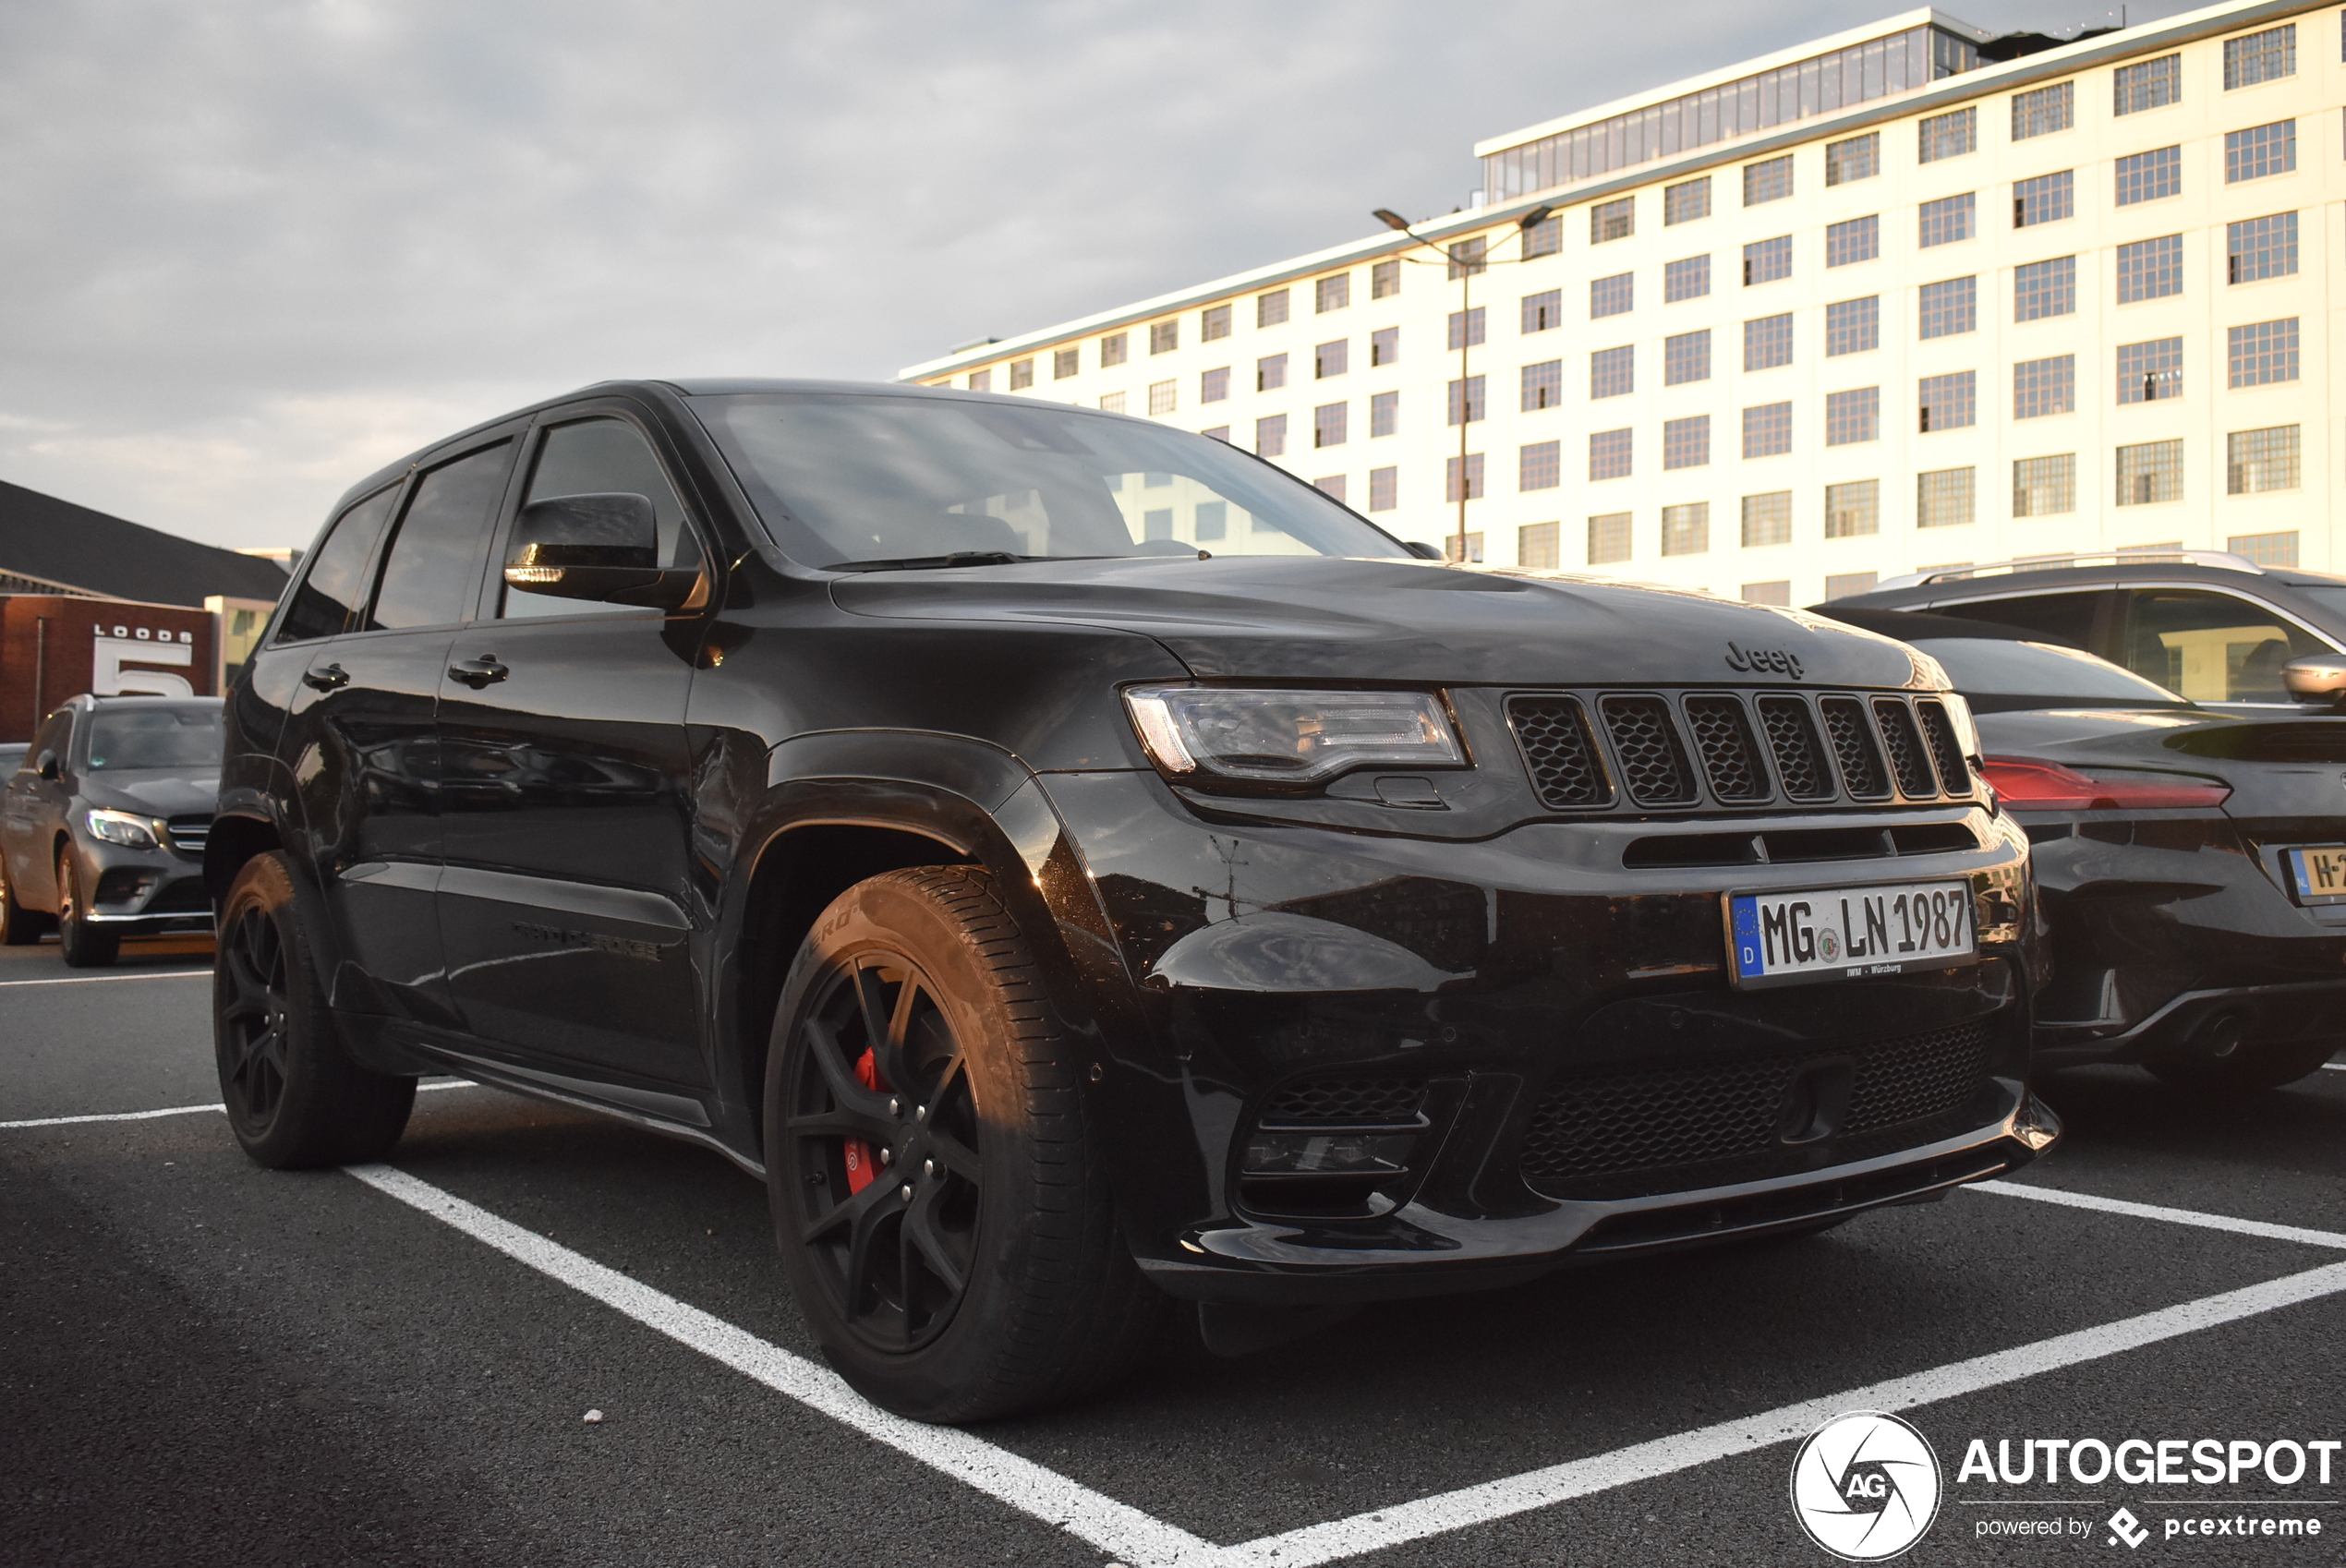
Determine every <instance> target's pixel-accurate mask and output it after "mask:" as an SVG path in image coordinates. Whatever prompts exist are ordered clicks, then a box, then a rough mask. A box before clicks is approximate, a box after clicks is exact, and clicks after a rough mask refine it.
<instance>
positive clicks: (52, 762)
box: [32, 752, 65, 784]
mask: <svg viewBox="0 0 2346 1568" xmlns="http://www.w3.org/2000/svg"><path fill="white" fill-rule="evenodd" d="M32 771H33V772H35V773H37V774H39V775H41V777H42V778H45V779H47V780H48V781H49V782H50V783H52V784H54V783H55V782H56V781H57V780H58V779H59V778H62V777H64V775H65V768H64V767H63V766H60V765H59V763H58V761H57V754H56V753H54V752H42V754H40V755H39V756H37V757H35V758H33V759H32Z"/></svg>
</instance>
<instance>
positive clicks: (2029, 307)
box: [2012, 256, 2077, 321]
mask: <svg viewBox="0 0 2346 1568" xmlns="http://www.w3.org/2000/svg"><path fill="white" fill-rule="evenodd" d="M2076 311H2077V258H2075V257H2074V256H2056V257H2054V258H2053V259H2051V260H2050V261H2031V262H2030V263H2028V265H2026V267H2015V268H2013V271H2012V319H2013V320H2015V321H2040V320H2044V319H2045V318H2046V317H2048V316H2074V315H2075V314H2076Z"/></svg>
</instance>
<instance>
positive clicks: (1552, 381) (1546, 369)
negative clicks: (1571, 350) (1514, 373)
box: [1523, 359, 1564, 414]
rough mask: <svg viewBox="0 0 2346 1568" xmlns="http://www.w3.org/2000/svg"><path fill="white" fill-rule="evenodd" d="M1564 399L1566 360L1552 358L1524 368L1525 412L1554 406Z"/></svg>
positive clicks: (1528, 412)
mask: <svg viewBox="0 0 2346 1568" xmlns="http://www.w3.org/2000/svg"><path fill="white" fill-rule="evenodd" d="M1563 401H1564V361H1563V360H1561V359H1550V360H1546V361H1543V362H1542V363H1541V364H1538V365H1526V366H1525V367H1524V368H1523V412H1524V413H1526V414H1530V413H1532V412H1534V411H1536V410H1538V409H1542V408H1554V406H1555V405H1556V404H1559V403H1562V402H1563Z"/></svg>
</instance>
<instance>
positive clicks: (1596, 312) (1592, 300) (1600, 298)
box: [1589, 272, 1638, 320]
mask: <svg viewBox="0 0 2346 1568" xmlns="http://www.w3.org/2000/svg"><path fill="white" fill-rule="evenodd" d="M1637 283H1638V275H1637V274H1636V273H1635V272H1615V273H1614V275H1613V276H1611V277H1609V278H1590V280H1589V315H1590V319H1591V320H1594V319H1595V318H1597V317H1600V316H1619V315H1621V314H1623V313H1624V312H1626V311H1627V310H1628V309H1629V308H1631V307H1632V306H1634V305H1635V304H1636V303H1637V292H1638V291H1637Z"/></svg>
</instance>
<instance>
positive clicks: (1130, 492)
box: [693, 392, 1408, 566]
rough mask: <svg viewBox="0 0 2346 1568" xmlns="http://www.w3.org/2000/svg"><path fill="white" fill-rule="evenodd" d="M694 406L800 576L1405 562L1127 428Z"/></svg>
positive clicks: (1185, 440) (1098, 420) (990, 408)
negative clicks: (1161, 563) (814, 572)
mask: <svg viewBox="0 0 2346 1568" xmlns="http://www.w3.org/2000/svg"><path fill="white" fill-rule="evenodd" d="M693 405H694V407H695V410H696V411H697V412H698V413H699V415H700V416H701V421H702V423H703V424H705V425H707V427H708V429H709V431H710V433H711V434H712V435H713V436H715V438H716V440H717V443H718V445H719V446H720V447H721V448H722V449H723V450H724V452H725V456H726V459H727V460H728V461H729V462H730V463H731V464H732V467H733V472H734V474H735V475H736V476H738V477H739V478H740V480H741V481H742V485H743V488H745V489H746V490H748V491H749V494H750V498H751V500H752V501H754V502H755V503H756V507H757V511H758V515H759V516H760V517H761V518H763V519H764V520H765V523H766V525H767V528H768V531H769V532H771V533H772V535H773V537H774V539H775V542H776V543H778V544H780V546H781V547H782V549H785V550H787V551H788V552H789V553H790V554H791V555H792V557H793V558H794V559H797V560H800V561H805V562H806V563H808V564H809V565H813V566H845V565H891V564H913V563H918V564H938V563H940V562H939V560H938V558H941V557H945V556H950V555H956V554H971V555H974V556H976V557H978V558H979V559H980V560H983V559H985V558H987V557H993V558H996V559H999V558H1002V557H1018V558H1021V559H1034V558H1041V557H1080V556H1104V555H1190V556H1194V555H1195V554H1196V552H1198V551H1200V550H1203V551H1206V552H1207V553H1209V554H1212V555H1339V556H1399V555H1405V554H1407V553H1408V552H1407V551H1405V550H1403V549H1401V547H1400V546H1398V545H1397V544H1396V543H1395V542H1394V541H1393V539H1392V538H1390V537H1388V536H1386V535H1385V534H1383V533H1381V532H1379V531H1378V530H1377V529H1375V528H1373V527H1371V526H1370V525H1368V524H1366V523H1364V522H1362V521H1361V520H1360V518H1358V517H1356V516H1354V515H1353V514H1352V513H1349V512H1347V511H1346V510H1345V509H1344V508H1343V507H1341V506H1339V505H1337V504H1336V502H1335V501H1330V500H1329V499H1328V498H1327V497H1326V496H1324V495H1323V494H1321V493H1320V492H1319V491H1318V490H1316V489H1313V488H1312V487H1311V486H1309V485H1306V484H1304V483H1303V482H1302V481H1300V480H1299V479H1295V478H1291V477H1289V476H1288V475H1286V474H1283V473H1281V472H1280V471H1279V470H1278V469H1276V468H1274V467H1272V466H1270V465H1269V464H1265V463H1262V462H1259V461H1257V460H1256V459H1254V458H1252V457H1249V456H1247V455H1246V454H1245V453H1243V452H1239V451H1237V450H1236V449H1234V448H1232V447H1230V446H1227V445H1226V444H1225V443H1223V442H1221V441H1218V440H1213V439H1212V438H1210V437H1206V436H1193V435H1190V434H1188V433H1186V432H1184V431H1179V430H1173V429H1168V428H1165V427H1162V426H1157V425H1147V424H1142V423H1140V422H1138V421H1135V420H1128V419H1118V418H1113V417H1110V416H1105V415H1097V414H1088V413H1084V412H1082V411H1080V410H1076V409H1069V408H1058V407H1053V406H1050V405H1048V404H1038V405H1036V406H1034V407H1022V406H1020V405H1018V404H1000V403H990V402H979V401H976V400H974V399H972V400H967V401H964V400H962V399H959V398H938V397H891V396H888V395H886V394H871V393H861V394H859V393H852V392H756V393H737V394H733V395H729V396H722V397H701V398H695V399H693Z"/></svg>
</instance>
